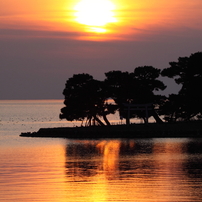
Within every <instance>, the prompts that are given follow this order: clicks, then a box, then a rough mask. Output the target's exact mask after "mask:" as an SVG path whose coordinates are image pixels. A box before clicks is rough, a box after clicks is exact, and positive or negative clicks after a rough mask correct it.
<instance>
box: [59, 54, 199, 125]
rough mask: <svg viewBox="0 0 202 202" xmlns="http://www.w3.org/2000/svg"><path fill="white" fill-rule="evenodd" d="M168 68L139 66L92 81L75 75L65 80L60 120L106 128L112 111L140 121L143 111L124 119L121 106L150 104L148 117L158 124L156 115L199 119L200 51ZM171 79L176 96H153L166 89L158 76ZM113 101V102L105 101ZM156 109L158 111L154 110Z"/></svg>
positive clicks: (168, 119) (87, 77) (81, 75)
mask: <svg viewBox="0 0 202 202" xmlns="http://www.w3.org/2000/svg"><path fill="white" fill-rule="evenodd" d="M169 64H170V67H168V68H165V69H163V70H162V71H161V70H160V69H157V68H154V67H152V66H140V67H137V68H135V69H134V71H133V72H131V73H129V72H122V71H109V72H107V73H105V76H106V78H105V79H104V81H98V80H95V79H94V78H93V77H92V76H91V75H89V74H76V75H73V77H71V78H69V79H68V80H67V81H66V84H65V89H64V91H63V95H64V96H65V100H64V104H65V107H63V108H62V109H61V114H60V118H61V119H63V118H65V119H67V120H68V121H73V120H80V121H83V120H84V119H85V120H86V125H94V124H98V125H110V123H109V121H108V119H107V115H109V114H113V113H115V112H116V110H118V111H119V114H120V116H121V117H123V118H126V119H127V118H134V117H136V118H142V119H144V120H145V112H144V111H141V110H137V111H135V110H134V111H133V112H132V113H131V114H130V117H128V115H127V112H126V111H125V109H124V104H147V103H151V104H152V106H153V109H152V110H151V111H149V116H153V117H154V118H155V120H156V121H157V122H161V119H160V118H159V116H158V115H161V116H164V119H165V120H166V121H178V120H191V119H192V118H193V117H194V118H201V117H202V104H201V103H202V52H197V53H194V54H191V55H190V57H179V58H178V61H177V62H170V63H169ZM160 75H162V76H167V77H169V78H173V79H175V82H176V83H177V84H180V85H181V86H182V87H181V89H180V91H179V93H178V94H171V95H169V96H168V97H166V96H163V95H156V94H155V93H156V91H163V90H164V89H165V88H166V86H165V85H164V83H163V82H162V81H161V80H159V76H160ZM108 99H113V100H114V103H113V104H112V103H109V102H108V101H107V100H108ZM157 108H158V109H157Z"/></svg>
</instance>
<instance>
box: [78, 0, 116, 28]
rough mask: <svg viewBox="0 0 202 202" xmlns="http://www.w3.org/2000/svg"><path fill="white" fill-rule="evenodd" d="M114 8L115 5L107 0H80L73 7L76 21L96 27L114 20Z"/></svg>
mask: <svg viewBox="0 0 202 202" xmlns="http://www.w3.org/2000/svg"><path fill="white" fill-rule="evenodd" d="M114 9H115V5H114V4H113V3H112V2H110V1H109V0H81V1H80V2H79V3H78V4H77V5H76V6H75V7H74V10H75V11H76V13H75V16H76V21H77V22H78V23H80V24H84V25H88V26H96V27H102V26H105V25H106V24H108V23H113V22H116V21H117V20H116V18H115V17H114V12H113V10H114Z"/></svg>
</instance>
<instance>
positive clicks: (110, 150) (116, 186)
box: [0, 100, 202, 202]
mask: <svg viewBox="0 0 202 202" xmlns="http://www.w3.org/2000/svg"><path fill="white" fill-rule="evenodd" d="M61 107H63V104H62V101H61V100H44V101H0V201H1V202H4V201H6V202H11V201H12V202H13V201H14V202H15V201H19V202H30V201H33V202H36V201H43V202H67V201H68V202H112V201H113V202H121V201H122V202H199V201H200V202H201V201H202V140H201V139H191V138H177V139H174V138H165V139H163V138H161V139H160V138H154V139H130V140H129V139H124V140H123V139H103V140H68V139H56V138H26V137H19V134H20V133H21V132H28V131H30V132H32V131H37V130H38V129H39V128H41V127H58V126H71V125H75V124H76V123H71V124H69V123H67V122H66V121H60V120H59V118H58V115H59V112H60V108H61Z"/></svg>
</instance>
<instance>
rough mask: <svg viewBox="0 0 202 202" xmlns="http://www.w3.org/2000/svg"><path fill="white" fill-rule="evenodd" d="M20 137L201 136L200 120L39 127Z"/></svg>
mask: <svg viewBox="0 0 202 202" xmlns="http://www.w3.org/2000/svg"><path fill="white" fill-rule="evenodd" d="M20 136H21V137H49V138H69V139H103V138H166V137H172V138H179V137H190V138H202V122H201V121H196V122H186V123H184V122H178V123H163V124H157V123H149V124H131V125H129V126H127V125H113V126H105V127H100V126H92V127H61V128H41V129H39V130H38V131H37V132H26V133H21V134H20Z"/></svg>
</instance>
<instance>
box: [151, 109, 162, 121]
mask: <svg viewBox="0 0 202 202" xmlns="http://www.w3.org/2000/svg"><path fill="white" fill-rule="evenodd" d="M152 116H153V117H154V119H155V121H156V123H163V121H162V120H161V119H160V117H159V115H158V114H157V113H156V111H155V110H154V109H153V110H152Z"/></svg>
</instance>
